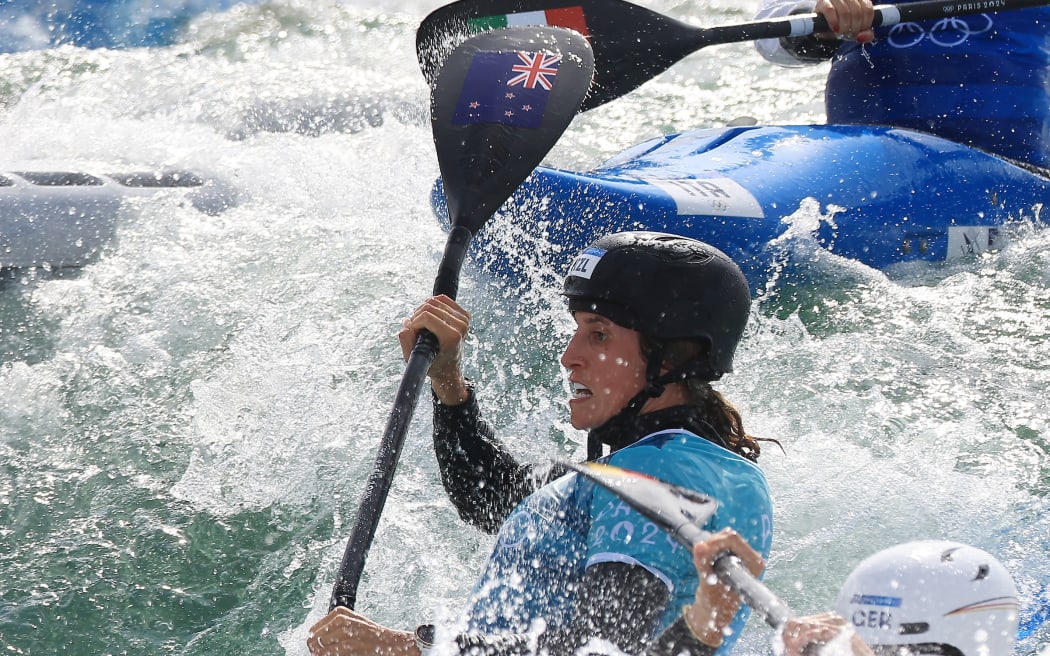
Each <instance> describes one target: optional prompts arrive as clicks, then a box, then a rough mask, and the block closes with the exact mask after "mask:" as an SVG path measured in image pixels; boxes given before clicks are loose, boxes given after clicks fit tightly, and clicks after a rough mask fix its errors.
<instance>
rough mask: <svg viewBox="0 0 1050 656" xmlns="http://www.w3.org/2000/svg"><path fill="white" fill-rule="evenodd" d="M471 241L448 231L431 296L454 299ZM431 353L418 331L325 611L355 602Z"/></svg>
mask: <svg viewBox="0 0 1050 656" xmlns="http://www.w3.org/2000/svg"><path fill="white" fill-rule="evenodd" d="M472 238H473V234H471V232H470V230H468V229H467V228H465V227H463V226H456V227H453V228H452V230H451V231H450V232H449V235H448V240H447V241H446V243H445V252H444V254H443V255H442V257H441V264H440V266H439V267H438V275H437V279H436V280H435V281H434V294H435V295H438V294H444V295H446V296H448V297H449V298H453V299H454V298H456V294H457V292H458V290H459V274H460V271H461V270H462V268H463V261H464V259H465V258H466V255H467V250H468V249H469V248H470V241H471V239H472ZM437 353H438V341H437V337H435V336H434V334H433V333H431V332H430V331H427V330H424V331H421V332H420V333H419V337H418V339H416V344H415V346H414V347H413V348H412V352H411V354H410V355H409V358H408V363H407V364H406V365H405V373H404V375H403V376H402V378H401V384H400V385H399V386H398V388H397V395H396V396H395V397H394V409H393V410H392V411H391V412H390V416H389V418H388V419H387V424H386V429H385V430H384V431H383V436H384V437H383V440H382V441H381V442H380V443H379V452H378V453H377V454H376V461H375V464H374V465H373V467H372V473H371V474H369V476H368V481H367V482H366V483H365V496H364V497H363V498H362V499H361V505H360V507H359V508H358V510H357V519H356V520H355V522H354V528H353V530H352V531H351V532H350V539H349V541H348V542H347V545H346V550H345V551H344V552H343V560H342V563H341V564H340V565H339V573H338V575H337V578H336V582H335V586H334V588H333V590H332V598H331V600H330V604H329V609H332V608H335V607H336V606H346V607H347V608H353V607H354V604H356V603H357V586H358V584H359V582H360V580H361V575H362V574H363V573H364V569H365V558H366V557H367V556H368V550H369V548H370V547H371V545H372V540H373V539H374V538H375V533H376V527H377V526H378V525H379V516H380V514H382V512H383V506H384V505H385V504H386V498H387V495H388V494H389V492H390V486H391V484H392V482H393V477H394V471H395V470H396V469H397V461H398V460H399V459H400V458H401V449H402V447H403V446H404V444H405V439H404V436H405V435H406V434H407V432H408V426H409V423H410V422H411V421H412V415H413V414H414V413H415V409H416V404H417V402H418V401H419V393H420V390H421V388H422V386H423V382H424V381H425V379H426V374H427V371H428V370H429V369H430V365H431V363H433V362H434V358H435V357H436V356H437Z"/></svg>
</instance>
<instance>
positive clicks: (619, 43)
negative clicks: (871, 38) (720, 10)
mask: <svg viewBox="0 0 1050 656" xmlns="http://www.w3.org/2000/svg"><path fill="white" fill-rule="evenodd" d="M1047 4H1050V0H996V1H995V2H994V3H993V2H958V1H957V0H923V1H921V2H909V3H902V4H899V5H890V4H884V5H876V7H875V21H874V24H875V25H876V26H887V27H888V26H891V25H896V24H898V23H903V22H908V21H920V20H927V19H934V18H948V17H952V16H963V15H966V14H979V13H988V12H991V11H996V12H998V11H1007V10H1013V9H1023V8H1026V7H1041V6H1044V5H1047ZM992 5H994V6H992ZM508 22H509V23H511V24H536V23H538V24H545V23H549V24H552V25H561V26H563V27H569V28H572V29H575V30H577V31H579V32H580V33H581V34H583V35H585V36H587V37H588V39H589V40H590V42H591V47H592V48H594V61H595V73H594V82H593V84H592V88H591V93H590V95H588V96H587V99H586V100H585V101H584V102H583V106H582V111H586V110H588V109H593V108H595V107H598V106H599V105H603V104H605V103H607V102H609V101H610V100H614V99H616V98H619V97H620V96H623V95H625V94H627V93H629V92H630V91H633V90H634V89H637V88H638V87H639V86H641V85H642V84H643V83H645V82H647V81H648V80H651V79H652V78H654V77H656V76H657V75H659V74H660V73H662V72H664V71H665V70H667V69H668V68H670V67H671V66H672V65H673V64H675V63H676V62H678V61H679V60H681V59H682V58H683V57H685V56H686V55H689V54H691V53H693V52H696V51H697V50H699V49H701V48H704V47H706V46H712V45H719V44H724V43H735V42H740V41H752V40H755V39H767V38H780V37H794V36H806V35H808V34H813V33H820V32H828V31H830V30H829V28H828V23H827V21H826V20H824V17H823V16H820V15H818V14H797V15H794V16H788V17H783V18H773V19H767V20H759V21H752V22H747V23H737V24H731V25H723V26H719V27H707V28H702V27H694V26H692V25H687V24H685V23H682V22H680V21H677V20H675V19H673V18H669V17H667V16H663V15H661V14H658V13H656V12H654V11H650V10H649V9H645V8H644V7H639V6H638V5H634V4H631V3H628V2H624V1H623V0H459V1H458V2H454V3H452V4H450V5H446V6H444V7H441V8H439V9H437V10H435V11H434V12H432V13H431V14H430V15H428V16H427V17H426V18H424V19H423V22H422V23H420V25H419V29H418V30H417V31H416V56H417V58H418V59H419V66H420V68H421V69H422V70H423V75H424V76H425V77H426V78H427V81H428V82H430V83H431V84H433V81H434V77H435V74H436V71H437V70H438V67H439V66H440V64H441V62H442V61H444V59H445V57H446V56H447V55H448V53H449V52H450V51H451V49H452V48H453V47H455V45H456V43H458V42H459V41H461V40H462V39H464V38H466V36H467V35H468V34H471V33H475V32H479V31H482V30H485V29H491V28H492V26H498V25H500V24H501V23H503V24H506V23H508Z"/></svg>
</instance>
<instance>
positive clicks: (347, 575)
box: [330, 27, 594, 608]
mask: <svg viewBox="0 0 1050 656" xmlns="http://www.w3.org/2000/svg"><path fill="white" fill-rule="evenodd" d="M593 73H594V56H593V54H592V52H591V48H590V46H589V45H588V43H587V41H586V40H585V39H584V38H583V37H582V36H580V35H579V34H577V33H575V32H572V31H570V30H566V29H562V28H557V27H530V28H524V27H522V28H513V29H507V30H499V31H495V32H487V33H485V34H481V35H478V36H476V37H473V38H470V39H468V40H467V41H465V42H463V43H462V44H461V45H459V46H458V47H457V48H456V49H455V50H454V51H453V52H452V54H451V55H450V56H449V57H448V60H447V61H446V63H445V64H444V66H443V67H442V69H441V71H440V72H439V74H438V75H437V79H436V84H435V85H434V88H433V93H432V96H431V123H432V127H433V132H434V146H435V148H436V150H437V156H438V165H439V168H440V169H441V177H442V179H443V181H444V185H445V193H446V198H447V200H446V202H447V204H448V212H449V216H450V217H452V226H451V230H450V231H449V235H448V241H447V242H446V244H445V250H444V253H443V255H442V258H441V263H440V265H439V267H438V274H437V278H436V280H435V281H434V294H435V295H438V294H445V295H447V296H449V297H450V298H455V297H456V292H457V291H458V289H459V274H460V270H461V269H462V267H463V260H464V258H465V257H466V253H467V249H468V248H469V246H470V241H471V239H472V238H473V236H474V234H475V233H476V232H477V231H478V230H479V229H481V227H482V226H483V225H484V224H485V222H486V221H487V220H488V218H489V217H490V216H491V215H492V213H493V212H495V211H496V210H497V209H498V208H499V206H500V205H502V204H503V203H504V202H505V201H506V200H507V198H509V197H510V194H511V193H512V192H513V191H514V189H516V188H517V187H518V185H520V184H521V183H522V182H523V181H524V180H525V178H526V177H527V176H528V175H529V173H531V172H532V170H533V169H534V168H536V166H537V165H538V164H539V163H540V160H542V159H543V156H544V155H546V154H547V152H548V151H549V150H550V149H551V148H552V147H553V146H554V143H555V142H556V141H557V140H558V137H560V136H561V134H562V132H564V131H565V128H567V127H568V125H569V122H570V121H572V118H573V116H574V115H575V114H576V113H577V111H579V107H580V103H581V102H582V101H583V97H584V95H585V94H586V93H587V89H588V87H589V86H590V83H591V76H592V75H593ZM511 101H515V104H511ZM437 351H438V343H437V338H436V337H434V335H432V334H430V333H428V332H424V333H422V334H420V336H419V339H418V340H417V341H416V344H415V347H414V348H413V349H412V353H411V355H410V356H409V359H408V363H407V365H406V367H405V373H404V376H403V378H402V380H401V385H400V387H399V388H398V391H397V397H396V399H395V401H394V408H393V410H392V411H391V413H390V418H389V420H388V422H387V425H386V430H385V432H384V434H383V439H382V442H381V443H380V445H379V453H378V454H377V456H376V461H375V465H374V467H373V469H372V473H371V474H370V475H369V477H368V482H367V484H366V487H365V496H364V498H363V499H362V501H361V505H360V508H359V509H358V512H357V519H356V521H355V523H354V527H353V530H352V531H351V533H350V539H349V541H348V542H347V545H346V551H345V552H344V553H343V560H342V563H341V564H340V567H339V574H338V576H337V578H336V582H335V586H334V588H333V590H332V598H331V606H330V608H335V607H336V606H346V607H348V608H353V607H354V604H355V603H356V601H357V586H358V583H359V582H360V579H361V574H362V572H363V570H364V565H365V557H366V556H367V554H368V549H369V547H370V546H371V544H372V539H373V538H374V537H375V530H376V525H377V524H378V522H379V515H380V513H381V512H382V509H383V504H384V503H385V502H386V497H387V493H388V492H389V491H390V485H391V482H392V480H393V476H394V469H395V468H396V467H397V461H398V458H399V457H400V455H401V447H402V446H403V445H404V441H405V434H406V432H407V431H408V425H409V422H410V421H411V419H412V413H413V412H414V410H415V406H416V401H417V400H418V398H419V391H420V387H421V386H422V383H423V380H424V378H425V377H426V373H427V370H428V369H429V368H430V364H431V362H433V360H434V357H435V356H436V355H437Z"/></svg>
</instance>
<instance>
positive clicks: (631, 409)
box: [587, 342, 719, 460]
mask: <svg viewBox="0 0 1050 656" xmlns="http://www.w3.org/2000/svg"><path fill="white" fill-rule="evenodd" d="M663 354H664V345H663V343H661V342H657V343H656V345H655V348H654V350H653V352H652V353H651V354H650V355H649V362H648V364H647V365H646V371H645V381H646V382H645V387H643V388H642V389H641V391H639V392H638V393H637V394H635V395H634V397H632V398H631V400H630V401H628V402H627V405H625V406H624V407H623V410H620V412H618V413H617V414H616V415H614V416H613V417H611V418H610V419H609V420H608V421H607V422H605V423H604V424H602V425H601V426H599V427H597V428H594V429H592V430H591V431H590V432H589V433H588V434H587V459H588V460H594V459H596V458H600V457H602V451H603V448H602V447H603V444H605V443H607V441H603V440H602V439H601V438H602V436H619V435H620V434H621V433H623V432H624V431H625V430H627V429H628V427H629V426H630V423H631V420H633V419H634V418H635V417H637V416H638V414H639V413H641V411H642V408H643V407H645V404H646V403H647V402H648V401H649V399H655V398H657V397H658V396H660V395H661V394H663V393H664V390H665V389H666V388H667V385H668V384H670V383H680V382H682V381H685V380H688V379H690V378H701V379H703V380H708V381H710V380H717V379H718V378H719V376H718V375H717V374H716V373H715V371H714V369H713V368H712V367H711V364H710V363H709V362H708V361H707V360H708V358H707V356H701V357H699V358H693V359H692V360H687V361H686V362H683V363H682V364H680V365H678V366H677V367H675V368H674V369H672V370H671V371H669V372H667V373H666V374H664V375H662V376H661V375H660V368H661V367H662V366H663V360H664V358H663Z"/></svg>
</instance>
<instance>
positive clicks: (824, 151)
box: [432, 125, 1050, 287]
mask: <svg viewBox="0 0 1050 656" xmlns="http://www.w3.org/2000/svg"><path fill="white" fill-rule="evenodd" d="M1047 199H1050V179H1047V178H1046V177H1044V176H1043V175H1040V174H1039V173H1038V172H1035V171H1031V170H1028V169H1026V168H1024V167H1021V166H1018V165H1016V164H1014V163H1011V162H1009V161H1007V160H1004V159H1001V158H998V157H995V156H993V155H990V154H988V153H985V152H982V151H979V150H976V149H973V148H969V147H966V146H963V145H960V144H957V143H955V142H951V141H947V140H945V139H941V138H938V137H935V136H932V135H928V134H923V133H920V132H915V131H911V130H903V129H895V128H887V127H871V126H846V125H799V126H777V127H730V128H717V129H706V130H694V131H690V132H684V133H681V134H675V135H670V136H666V137H660V138H657V139H653V140H650V141H647V142H645V143H642V144H639V145H638V146H635V147H634V148H631V149H629V150H628V151H625V152H624V153H622V154H620V155H618V156H616V157H614V158H612V159H611V160H609V161H608V162H606V163H605V164H603V165H602V166H601V167H599V168H597V169H595V170H594V171H589V172H572V171H564V170H559V169H553V168H546V167H539V168H538V169H537V170H536V171H535V173H534V174H533V175H532V176H531V177H530V178H529V179H528V180H526V182H525V183H524V184H523V185H522V186H521V187H520V188H519V189H518V190H517V191H516V193H515V194H514V195H513V196H512V197H511V199H510V200H509V201H508V202H507V204H505V205H504V206H503V208H502V209H501V213H502V214H503V215H504V218H506V219H507V221H508V222H509V223H510V224H512V225H513V226H514V230H515V231H516V232H518V233H519V235H530V236H532V237H534V238H537V243H538V244H539V246H538V247H537V248H531V249H527V250H529V251H530V252H529V253H526V254H522V253H520V252H515V253H508V252H503V253H500V252H498V248H505V246H506V245H505V244H501V243H500V242H501V240H500V238H499V236H498V235H491V234H485V232H486V231H482V234H481V235H479V236H478V240H477V241H478V248H477V250H476V253H477V255H476V257H478V261H479V262H480V263H481V264H482V265H483V266H484V267H485V268H486V269H488V270H490V271H492V272H494V273H497V274H499V275H503V276H511V277H515V278H517V277H520V276H521V275H522V273H523V272H524V271H525V270H527V269H529V268H534V267H536V266H541V267H547V266H553V267H556V268H557V269H556V270H562V271H563V270H564V267H565V266H567V265H568V262H569V261H570V260H571V258H572V257H573V256H574V255H575V253H576V252H578V251H579V250H580V249H582V248H584V247H585V246H586V245H587V244H589V243H590V242H592V241H593V240H594V239H596V238H597V237H598V236H600V235H602V234H606V233H609V232H615V231H619V230H656V231H661V232H671V233H676V234H682V235H686V236H690V237H694V238H696V239H700V240H702V241H705V242H707V243H710V244H712V245H714V246H716V247H718V248H720V249H721V250H723V251H725V252H726V253H727V254H728V255H729V256H730V257H732V258H733V259H734V260H735V261H736V262H737V263H738V264H740V266H741V268H742V269H743V270H744V272H745V274H746V275H747V276H748V278H749V280H750V281H751V283H752V285H753V286H754V287H757V286H760V285H761V284H763V282H764V281H765V280H768V276H769V275H770V273H771V267H773V266H774V265H775V263H776V262H777V254H778V253H783V252H784V246H786V245H788V246H789V245H790V241H791V239H792V238H796V237H804V238H806V239H809V240H812V241H815V242H816V243H817V244H819V245H820V246H821V247H822V248H824V249H826V250H827V251H829V252H832V253H835V254H837V255H840V256H843V257H846V258H850V259H855V260H857V261H860V262H862V263H864V264H866V265H868V266H871V267H874V268H877V269H885V268H887V267H889V266H891V265H894V264H897V263H901V262H908V261H914V260H929V261H945V260H951V259H955V258H959V257H967V256H972V255H973V254H975V253H981V252H985V251H989V250H994V249H996V248H999V247H1001V246H1002V245H1003V243H1004V238H1005V235H1006V231H1004V230H1003V228H1004V226H1007V225H1011V224H1014V223H1018V222H1030V221H1036V222H1038V221H1040V217H1039V214H1040V211H1041V209H1042V205H1043V203H1044V202H1045V201H1046V200H1047ZM432 204H433V207H434V209H435V211H436V212H437V214H438V215H439V217H441V218H442V219H443V220H444V221H445V222H446V224H447V221H448V218H447V211H446V210H445V208H444V198H443V196H442V192H441V188H440V184H438V185H436V186H435V188H434V192H433V194H432ZM537 258H539V260H542V261H539V260H537Z"/></svg>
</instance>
